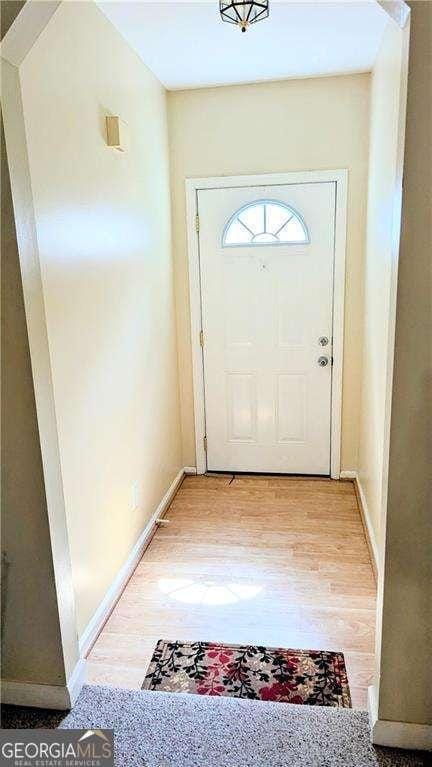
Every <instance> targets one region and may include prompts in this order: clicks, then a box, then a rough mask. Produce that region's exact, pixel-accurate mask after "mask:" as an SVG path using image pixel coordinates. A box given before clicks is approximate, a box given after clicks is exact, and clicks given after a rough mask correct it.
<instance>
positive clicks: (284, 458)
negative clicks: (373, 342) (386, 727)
mask: <svg viewBox="0 0 432 767" xmlns="http://www.w3.org/2000/svg"><path fill="white" fill-rule="evenodd" d="M197 195H198V213H199V220H200V232H199V251H200V269H201V301H202V328H203V334H204V347H203V362H204V391H205V421H206V436H207V468H208V470H209V471H233V472H240V471H245V472H269V473H295V474H324V475H328V474H329V473H330V449H331V445H330V429H331V390H332V364H331V362H332V343H331V342H332V314H333V270H334V230H335V205H336V184H335V183H334V182H319V183H298V184H284V185H277V186H265V187H264V186H251V187H242V188H222V189H221V188H218V189H205V190H199V191H198V193H197Z"/></svg>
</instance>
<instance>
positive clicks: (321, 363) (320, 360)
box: [318, 357, 329, 368]
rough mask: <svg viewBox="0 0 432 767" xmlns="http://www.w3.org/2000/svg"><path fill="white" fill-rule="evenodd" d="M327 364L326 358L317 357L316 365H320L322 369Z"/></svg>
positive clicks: (327, 359)
mask: <svg viewBox="0 0 432 767" xmlns="http://www.w3.org/2000/svg"><path fill="white" fill-rule="evenodd" d="M328 363H329V358H328V357H318V365H320V366H321V367H322V368H325V366H326V365H328Z"/></svg>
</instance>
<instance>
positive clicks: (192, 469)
mask: <svg viewBox="0 0 432 767" xmlns="http://www.w3.org/2000/svg"><path fill="white" fill-rule="evenodd" d="M183 471H184V473H185V474H196V473H197V470H196V466H185V467H184V469H183Z"/></svg>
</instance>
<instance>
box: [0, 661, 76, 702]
mask: <svg viewBox="0 0 432 767" xmlns="http://www.w3.org/2000/svg"><path fill="white" fill-rule="evenodd" d="M85 673H86V661H85V659H84V658H80V660H79V661H78V663H77V664H76V666H75V668H74V670H73V672H72V674H71V676H70V678H69V681H68V683H67V684H66V685H60V684H59V685H54V684H34V683H32V682H17V681H9V680H8V679H4V680H2V690H1V698H2V703H9V704H11V705H13V706H34V707H35V708H52V709H59V710H60V711H68V710H69V709H71V708H72V706H73V705H74V703H75V701H76V699H77V697H78V695H79V694H80V692H81V688H82V686H83V684H84V682H85Z"/></svg>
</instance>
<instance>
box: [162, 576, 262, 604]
mask: <svg viewBox="0 0 432 767" xmlns="http://www.w3.org/2000/svg"><path fill="white" fill-rule="evenodd" d="M158 586H159V589H160V590H161V591H162V593H163V594H167V595H168V596H170V597H172V598H173V599H175V600H176V601H177V602H186V603H188V604H204V605H228V604H234V603H235V602H240V601H241V600H243V599H253V598H254V597H255V596H257V594H259V593H260V592H261V591H262V586H250V585H248V584H243V583H222V584H221V583H216V581H200V582H198V581H194V580H189V579H186V578H161V579H160V580H159V581H158Z"/></svg>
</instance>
